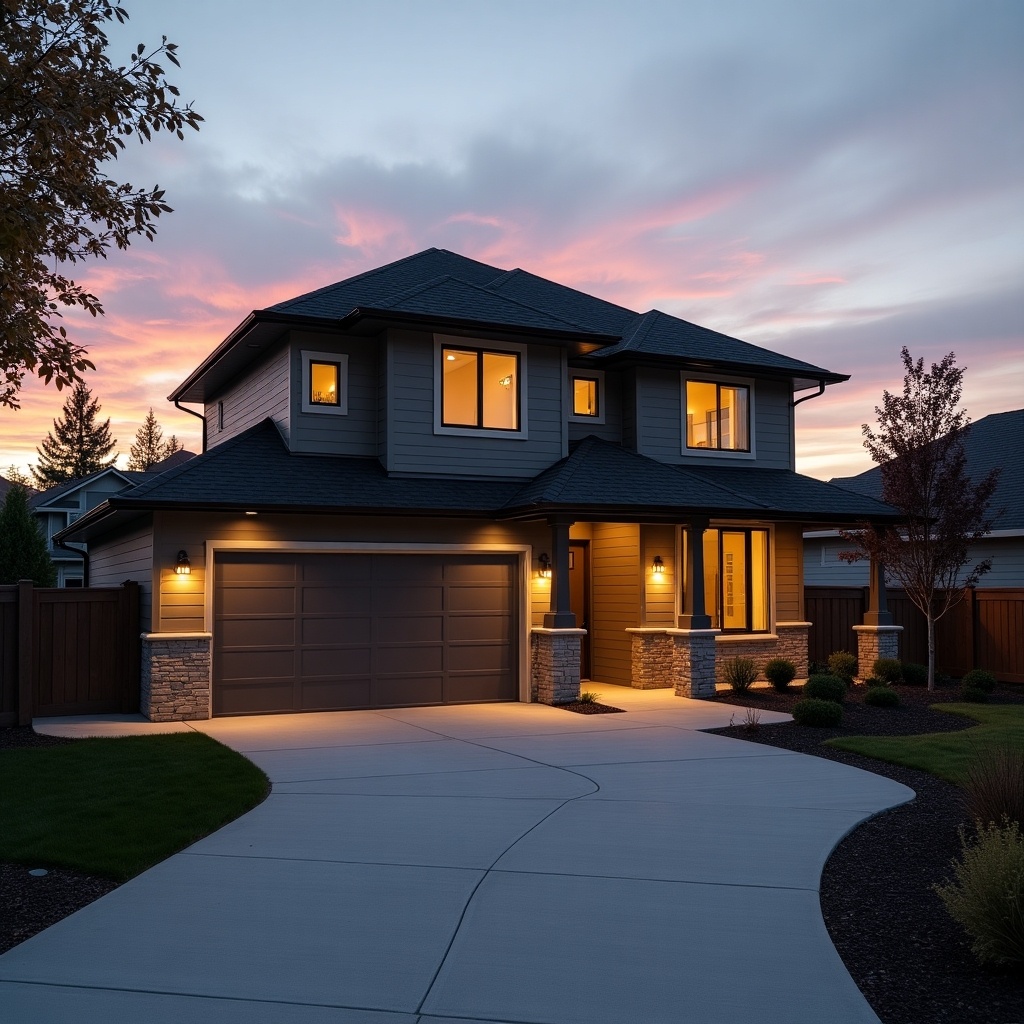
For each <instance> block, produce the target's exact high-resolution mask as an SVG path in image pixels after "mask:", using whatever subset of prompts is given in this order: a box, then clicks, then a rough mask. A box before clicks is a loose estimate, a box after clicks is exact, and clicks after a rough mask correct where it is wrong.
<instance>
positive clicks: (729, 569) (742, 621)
mask: <svg viewBox="0 0 1024 1024" xmlns="http://www.w3.org/2000/svg"><path fill="white" fill-rule="evenodd" d="M722 628H723V629H746V628H747V538H746V534H745V533H734V532H732V531H730V530H723V531H722Z"/></svg>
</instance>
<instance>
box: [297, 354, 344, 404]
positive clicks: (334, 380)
mask: <svg viewBox="0 0 1024 1024" xmlns="http://www.w3.org/2000/svg"><path fill="white" fill-rule="evenodd" d="M302 411H303V412H326V413H336V414H339V415H342V416H343V415H345V414H346V413H347V412H348V356H347V355H344V354H342V353H338V352H303V353H302Z"/></svg>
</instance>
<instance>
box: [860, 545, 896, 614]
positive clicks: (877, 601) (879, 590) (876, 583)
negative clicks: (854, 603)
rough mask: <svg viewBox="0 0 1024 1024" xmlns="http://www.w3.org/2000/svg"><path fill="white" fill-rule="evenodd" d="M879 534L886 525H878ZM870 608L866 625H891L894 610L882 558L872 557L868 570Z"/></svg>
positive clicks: (867, 612)
mask: <svg viewBox="0 0 1024 1024" xmlns="http://www.w3.org/2000/svg"><path fill="white" fill-rule="evenodd" d="M876 530H877V532H878V533H879V534H882V533H884V531H885V527H883V526H879V527H876ZM868 572H869V575H868V610H867V611H866V612H865V613H864V625H865V626H891V625H892V612H890V611H889V598H888V595H887V593H886V590H885V565H884V564H883V562H882V560H881V559H880V558H874V557H872V559H871V565H870V568H869V570H868Z"/></svg>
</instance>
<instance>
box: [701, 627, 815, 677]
mask: <svg viewBox="0 0 1024 1024" xmlns="http://www.w3.org/2000/svg"><path fill="white" fill-rule="evenodd" d="M810 631H811V623H810V622H777V623H776V624H775V632H774V634H768V635H765V636H744V637H735V638H733V637H730V636H726V635H724V634H723V635H720V636H719V637H718V663H717V665H716V666H715V679H716V680H717V681H718V682H720V683H724V682H725V666H726V663H727V662H729V661H730V660H732V659H733V658H750V659H752V660H753V661H754V663H755V664H756V665H757V672H758V677H759V678H761V679H764V678H765V675H764V667H765V665H766V664H767V663H768V662H769V661H771V660H772V658H785V659H786V660H787V661H791V662H793V664H794V666H795V667H796V678H797V679H805V678H806V677H807V669H808V654H807V651H808V644H807V641H808V637H809V635H810Z"/></svg>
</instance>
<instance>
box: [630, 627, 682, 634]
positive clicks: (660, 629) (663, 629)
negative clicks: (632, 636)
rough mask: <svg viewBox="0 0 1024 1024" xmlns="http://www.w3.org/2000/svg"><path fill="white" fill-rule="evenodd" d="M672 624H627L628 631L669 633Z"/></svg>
mask: <svg viewBox="0 0 1024 1024" xmlns="http://www.w3.org/2000/svg"><path fill="white" fill-rule="evenodd" d="M671 628H672V627H671V626H627V627H626V632H627V633H667V632H668V631H669V629H671Z"/></svg>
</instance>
